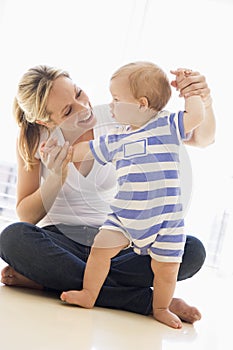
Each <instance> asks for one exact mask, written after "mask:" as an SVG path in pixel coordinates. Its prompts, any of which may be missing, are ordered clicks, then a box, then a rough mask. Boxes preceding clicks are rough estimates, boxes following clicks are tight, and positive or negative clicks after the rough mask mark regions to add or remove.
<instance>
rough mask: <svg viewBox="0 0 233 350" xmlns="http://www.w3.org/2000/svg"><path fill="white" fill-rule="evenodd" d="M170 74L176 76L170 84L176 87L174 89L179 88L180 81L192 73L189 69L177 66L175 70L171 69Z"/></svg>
mask: <svg viewBox="0 0 233 350" xmlns="http://www.w3.org/2000/svg"><path fill="white" fill-rule="evenodd" d="M170 72H171V73H172V74H174V75H175V76H176V80H172V82H171V85H172V86H173V87H175V88H176V90H180V87H181V83H182V82H183V80H184V79H185V78H187V77H188V76H189V75H191V74H192V70H191V69H185V68H178V69H177V70H171V71H170Z"/></svg>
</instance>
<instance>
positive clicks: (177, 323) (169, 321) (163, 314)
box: [153, 309, 182, 329]
mask: <svg viewBox="0 0 233 350" xmlns="http://www.w3.org/2000/svg"><path fill="white" fill-rule="evenodd" d="M153 316H154V318H155V319H156V320H157V321H159V322H162V323H164V324H166V325H167V326H169V327H172V328H176V329H180V328H182V322H181V320H180V319H179V317H178V316H177V315H175V314H174V313H172V312H171V311H170V310H169V309H155V310H154V311H153Z"/></svg>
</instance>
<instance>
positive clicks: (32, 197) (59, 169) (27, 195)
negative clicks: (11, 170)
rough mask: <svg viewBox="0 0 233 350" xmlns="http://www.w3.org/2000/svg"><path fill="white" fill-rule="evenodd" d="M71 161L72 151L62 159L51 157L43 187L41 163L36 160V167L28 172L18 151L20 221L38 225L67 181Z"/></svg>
mask: <svg viewBox="0 0 233 350" xmlns="http://www.w3.org/2000/svg"><path fill="white" fill-rule="evenodd" d="M70 159H71V150H69V149H67V152H66V153H64V154H62V157H60V159H59V157H56V155H55V154H54V155H53V156H51V157H50V172H49V175H48V177H47V178H46V180H45V181H44V183H43V184H42V185H41V177H40V171H41V162H40V161H39V160H37V159H35V162H36V165H35V166H34V167H33V169H32V170H31V171H27V170H26V169H25V167H24V160H23V159H22V157H21V155H20V153H19V151H18V149H17V163H18V176H17V204H16V211H17V215H18V217H19V219H20V221H26V222H29V223H32V224H36V223H37V222H39V221H40V220H41V219H42V218H43V217H44V216H45V215H46V213H47V212H48V211H49V210H50V208H51V206H52V205H53V203H54V201H55V199H56V197H57V194H58V192H59V191H60V189H61V187H62V185H63V183H64V181H65V178H66V175H67V165H68V163H69V161H70Z"/></svg>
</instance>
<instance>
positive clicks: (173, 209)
mask: <svg viewBox="0 0 233 350" xmlns="http://www.w3.org/2000/svg"><path fill="white" fill-rule="evenodd" d="M185 138H186V135H185V133H184V126H183V112H179V113H170V112H167V111H162V112H160V113H159V114H157V115H156V116H155V117H154V118H152V119H151V120H150V121H149V122H147V123H146V124H145V125H144V126H142V127H141V128H140V129H137V130H134V131H132V130H129V128H128V129H127V127H125V126H120V127H118V128H116V130H114V133H109V134H107V135H104V136H101V137H100V138H98V139H96V140H92V141H90V148H91V151H92V153H93V155H94V157H95V159H96V160H97V161H98V162H99V163H101V164H103V165H104V164H106V163H107V162H112V163H113V164H114V165H115V167H116V172H117V182H118V191H117V194H116V195H115V197H114V199H113V201H112V203H111V210H112V213H109V214H108V217H107V219H106V221H105V223H104V224H103V226H102V228H108V229H111V230H117V231H121V232H123V233H124V235H126V236H127V238H129V240H130V241H131V244H132V246H133V249H134V251H135V252H136V253H137V254H143V255H147V254H149V255H150V256H151V257H152V258H154V259H156V260H158V261H161V262H181V261H182V255H183V251H184V245H185V235H184V220H183V210H182V203H181V186H180V176H179V147H180V144H181V140H182V139H185Z"/></svg>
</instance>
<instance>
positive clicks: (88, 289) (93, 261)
mask: <svg viewBox="0 0 233 350" xmlns="http://www.w3.org/2000/svg"><path fill="white" fill-rule="evenodd" d="M128 244H129V240H128V239H127V238H126V237H125V236H124V235H123V233H121V232H118V231H111V230H106V229H102V230H100V232H99V233H98V235H97V236H96V238H95V241H94V244H93V246H92V249H91V252H90V255H89V258H88V260H87V265H86V269H85V273H84V280H83V289H82V290H80V291H68V292H63V293H62V294H61V299H62V300H63V301H66V302H67V303H70V304H76V305H79V306H82V307H85V308H92V307H93V306H94V304H95V301H96V299H97V297H98V295H99V292H100V289H101V287H102V285H103V283H104V281H105V279H106V277H107V275H108V272H109V269H110V264H111V258H113V257H114V256H115V255H117V254H118V253H119V252H120V251H121V250H122V249H123V248H125V247H126V246H128Z"/></svg>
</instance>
